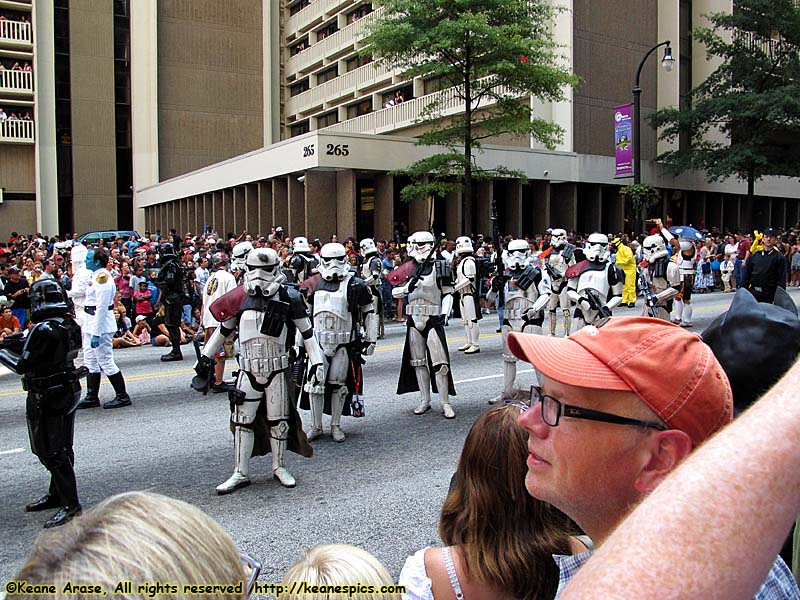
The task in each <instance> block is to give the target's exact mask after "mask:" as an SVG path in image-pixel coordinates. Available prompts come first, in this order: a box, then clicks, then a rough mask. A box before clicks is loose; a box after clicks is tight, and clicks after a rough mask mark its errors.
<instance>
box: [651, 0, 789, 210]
mask: <svg viewBox="0 0 800 600" xmlns="http://www.w3.org/2000/svg"><path fill="white" fill-rule="evenodd" d="M707 18H708V19H709V21H710V22H711V24H712V27H711V28H700V29H697V30H696V31H695V32H694V37H695V39H697V40H699V41H700V42H702V43H703V44H704V45H705V46H706V54H707V58H708V59H711V58H712V57H717V58H718V59H721V63H720V65H719V67H717V69H716V70H715V71H714V72H713V73H712V74H711V75H710V76H709V77H708V79H706V80H705V81H704V82H702V83H701V84H700V85H698V86H697V87H696V88H694V89H693V90H692V91H691V95H690V98H689V105H688V107H686V108H685V109H683V110H681V109H677V108H666V109H662V110H660V111H658V112H656V113H655V114H654V115H652V116H651V118H650V122H651V124H652V125H654V126H655V127H659V128H663V129H662V131H661V132H660V136H659V137H660V139H662V140H667V141H673V140H675V139H676V138H677V137H678V136H680V135H682V134H684V135H687V136H688V140H689V147H687V148H681V149H679V150H671V151H668V152H665V153H663V154H661V155H660V156H659V157H658V160H660V161H663V162H665V163H666V164H667V167H668V169H669V170H670V171H672V172H673V173H681V172H683V171H686V170H688V169H702V170H704V171H705V172H706V174H707V176H708V178H709V179H710V180H711V181H718V180H720V179H724V178H726V177H730V176H736V177H737V178H738V179H740V180H742V181H747V195H748V197H749V198H750V199H752V198H753V196H754V187H755V182H756V181H758V180H759V179H761V178H762V177H764V176H767V175H785V176H791V177H800V141H798V140H800V137H799V136H800V5H798V3H797V2H796V0H737V2H736V3H735V9H734V11H733V13H714V14H711V15H707ZM716 130H718V131H720V132H722V133H723V134H724V135H725V136H726V137H727V139H726V140H723V141H720V140H715V139H713V137H710V136H709V134H710V133H711V134H713V133H714V131H716Z"/></svg>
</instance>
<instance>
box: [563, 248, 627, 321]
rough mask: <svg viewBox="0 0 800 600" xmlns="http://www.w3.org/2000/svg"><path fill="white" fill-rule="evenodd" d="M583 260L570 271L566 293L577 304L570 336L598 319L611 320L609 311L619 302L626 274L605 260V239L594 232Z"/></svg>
mask: <svg viewBox="0 0 800 600" xmlns="http://www.w3.org/2000/svg"><path fill="white" fill-rule="evenodd" d="M583 252H584V255H585V256H586V260H585V261H583V262H580V263H578V264H576V265H574V266H573V267H572V268H571V269H569V271H568V273H567V276H568V277H569V283H568V284H567V286H568V287H567V294H568V295H569V297H570V299H571V300H573V301H574V302H575V303H576V306H575V313H574V315H573V317H572V333H575V332H576V331H578V330H580V329H581V328H583V327H584V326H585V325H589V324H591V323H594V322H595V321H596V320H597V319H600V318H603V317H610V316H611V310H612V309H613V308H614V307H616V306H617V305H618V304H619V303H620V302H622V288H623V286H624V285H625V274H624V273H623V272H622V269H620V268H619V267H617V266H616V265H615V264H613V263H611V262H609V261H608V258H609V250H608V237H607V236H606V235H605V234H603V233H593V234H591V235H590V236H589V238H588V239H587V240H586V246H585V248H584V251H583Z"/></svg>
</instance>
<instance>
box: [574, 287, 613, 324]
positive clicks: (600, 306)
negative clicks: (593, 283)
mask: <svg viewBox="0 0 800 600" xmlns="http://www.w3.org/2000/svg"><path fill="white" fill-rule="evenodd" d="M583 294H584V295H583V296H582V297H581V300H584V301H586V303H587V304H588V305H589V308H590V309H591V310H593V311H595V312H596V316H595V318H594V319H592V322H593V323H594V322H595V321H598V320H600V319H605V318H606V317H610V316H611V309H610V308H608V307H607V306H606V305H605V304H604V303H603V301H602V300H601V299H600V296H599V294H598V293H597V292H596V291H595V290H593V289H590V288H587V289H585V290H583Z"/></svg>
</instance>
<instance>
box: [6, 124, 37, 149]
mask: <svg viewBox="0 0 800 600" xmlns="http://www.w3.org/2000/svg"><path fill="white" fill-rule="evenodd" d="M33 132H34V126H33V121H30V120H28V119H6V120H5V121H0V142H12V143H16V144H32V143H33Z"/></svg>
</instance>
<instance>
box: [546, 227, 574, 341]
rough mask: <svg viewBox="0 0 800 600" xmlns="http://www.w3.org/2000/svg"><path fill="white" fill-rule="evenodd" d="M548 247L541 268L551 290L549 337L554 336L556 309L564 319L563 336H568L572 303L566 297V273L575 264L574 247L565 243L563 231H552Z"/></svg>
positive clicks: (565, 236)
mask: <svg viewBox="0 0 800 600" xmlns="http://www.w3.org/2000/svg"><path fill="white" fill-rule="evenodd" d="M550 245H551V250H550V252H548V254H547V256H546V257H545V259H544V265H543V267H542V269H543V270H544V271H545V272H546V273H547V275H548V278H549V279H550V286H551V289H552V295H551V296H550V301H549V302H548V304H547V308H548V313H549V316H550V335H553V336H554V335H555V334H556V324H557V320H558V316H557V314H556V309H558V308H559V307H560V308H561V314H562V316H563V319H564V335H569V332H570V323H571V319H572V316H571V315H570V307H571V306H572V301H571V300H570V298H569V296H568V295H567V277H566V273H567V269H568V268H570V267H571V266H572V265H574V264H575V246H573V245H572V244H569V243H567V232H566V231H565V230H563V229H554V230H553V233H552V234H551V235H550Z"/></svg>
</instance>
